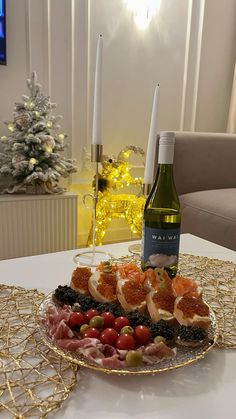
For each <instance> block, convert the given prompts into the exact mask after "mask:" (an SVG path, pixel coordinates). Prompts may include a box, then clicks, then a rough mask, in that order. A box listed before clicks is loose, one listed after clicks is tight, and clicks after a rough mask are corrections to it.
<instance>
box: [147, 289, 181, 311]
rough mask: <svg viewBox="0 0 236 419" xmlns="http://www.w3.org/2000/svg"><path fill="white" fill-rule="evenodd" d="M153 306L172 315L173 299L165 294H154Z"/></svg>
mask: <svg viewBox="0 0 236 419" xmlns="http://www.w3.org/2000/svg"><path fill="white" fill-rule="evenodd" d="M152 299H153V301H154V303H155V305H157V306H158V307H159V308H160V309H161V310H165V311H169V312H170V313H173V311H174V303H175V297H174V296H173V295H171V294H169V293H167V292H155V294H154V295H153V297H152Z"/></svg>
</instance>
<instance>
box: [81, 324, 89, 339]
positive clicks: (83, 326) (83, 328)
mask: <svg viewBox="0 0 236 419" xmlns="http://www.w3.org/2000/svg"><path fill="white" fill-rule="evenodd" d="M89 328H90V326H89V325H88V324H86V323H85V324H82V326H80V329H79V332H80V334H81V335H82V336H83V334H84V333H85V332H86V330H87V329H89Z"/></svg>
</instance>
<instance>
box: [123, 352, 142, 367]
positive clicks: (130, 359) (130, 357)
mask: <svg viewBox="0 0 236 419" xmlns="http://www.w3.org/2000/svg"><path fill="white" fill-rule="evenodd" d="M125 360H126V362H127V365H128V366H129V367H138V366H139V365H141V364H142V362H143V358H142V354H141V352H139V351H129V352H128V353H127V354H126V357H125Z"/></svg>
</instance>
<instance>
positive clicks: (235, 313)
mask: <svg viewBox="0 0 236 419" xmlns="http://www.w3.org/2000/svg"><path fill="white" fill-rule="evenodd" d="M179 271H180V273H181V275H186V276H188V277H189V278H192V279H194V280H195V281H197V282H198V283H199V284H200V285H201V287H202V288H203V298H204V300H205V301H206V302H207V303H208V304H209V305H210V306H211V307H212V309H213V310H214V312H215V314H216V318H217V321H218V326H219V332H220V333H219V338H218V340H217V345H218V346H219V347H220V348H236V264H235V263H233V262H228V261H223V260H219V259H210V258H207V257H202V256H193V255H188V254H181V255H180V261H179Z"/></svg>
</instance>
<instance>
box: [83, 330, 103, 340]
mask: <svg viewBox="0 0 236 419" xmlns="http://www.w3.org/2000/svg"><path fill="white" fill-rule="evenodd" d="M83 337H84V338H96V339H100V332H99V330H97V329H95V328H94V327H90V328H89V329H87V330H85V332H84V334H83Z"/></svg>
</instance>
